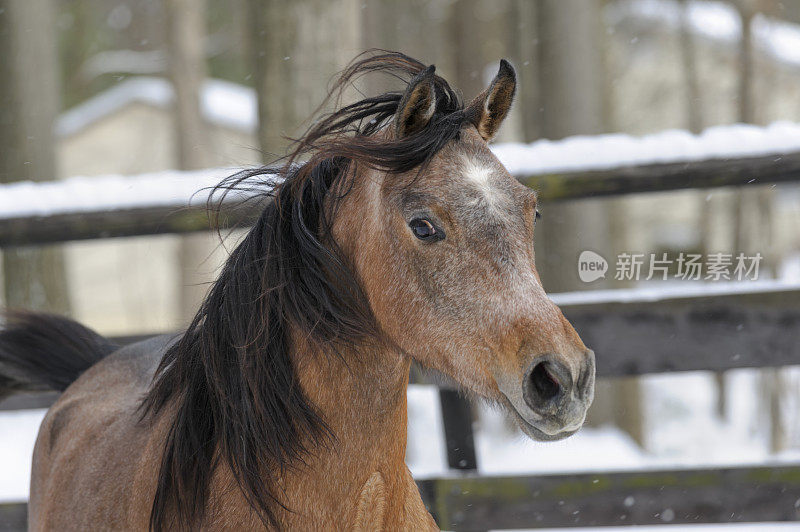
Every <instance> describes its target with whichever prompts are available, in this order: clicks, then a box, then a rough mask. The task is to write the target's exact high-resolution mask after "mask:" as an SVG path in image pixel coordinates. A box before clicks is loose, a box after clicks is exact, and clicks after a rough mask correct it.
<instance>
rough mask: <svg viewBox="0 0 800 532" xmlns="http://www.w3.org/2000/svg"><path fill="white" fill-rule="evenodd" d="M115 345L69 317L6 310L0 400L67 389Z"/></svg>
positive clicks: (0, 325) (0, 333)
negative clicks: (16, 395)
mask: <svg viewBox="0 0 800 532" xmlns="http://www.w3.org/2000/svg"><path fill="white" fill-rule="evenodd" d="M116 349H117V346H115V345H114V344H113V343H111V342H110V341H108V340H107V339H105V338H103V337H102V336H100V335H99V334H97V333H96V332H94V331H92V330H89V329H87V328H86V327H84V326H83V325H81V324H80V323H77V322H75V321H73V320H70V319H68V318H64V317H61V316H55V315H52V314H41V313H34V312H26V311H6V312H4V313H3V314H2V315H1V316H0V399H2V398H3V397H5V396H7V395H11V394H13V393H16V392H21V391H40V390H57V391H63V390H65V389H66V388H67V386H69V385H70V384H72V383H73V382H74V381H75V380H76V379H77V378H78V377H79V376H80V375H81V373H83V372H84V371H86V370H87V369H89V368H90V367H91V366H93V365H94V364H95V363H97V362H98V361H100V360H101V359H102V358H103V357H105V356H106V355H108V354H109V353H111V352H113V351H115V350H116Z"/></svg>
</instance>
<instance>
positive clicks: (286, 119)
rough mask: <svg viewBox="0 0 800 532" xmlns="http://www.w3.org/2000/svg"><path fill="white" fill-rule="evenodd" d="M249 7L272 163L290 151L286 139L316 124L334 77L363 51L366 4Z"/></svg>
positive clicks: (284, 2) (306, 0) (345, 0)
mask: <svg viewBox="0 0 800 532" xmlns="http://www.w3.org/2000/svg"><path fill="white" fill-rule="evenodd" d="M249 6H250V21H251V24H250V48H251V54H252V56H253V66H254V72H255V84H256V91H257V93H258V118H259V128H258V137H259V145H260V147H261V151H262V157H263V158H264V162H270V161H272V160H273V159H274V158H275V156H276V155H283V154H284V151H285V149H286V147H287V146H288V144H289V140H288V139H287V138H286V137H297V136H298V135H299V134H300V133H301V132H302V131H303V130H304V129H305V128H307V127H308V126H309V125H310V123H309V122H307V119H308V118H309V117H310V115H311V113H312V112H313V111H314V110H315V109H317V107H318V106H319V105H320V103H321V102H322V100H323V98H324V97H325V96H326V95H327V93H328V88H329V83H330V81H331V80H332V79H333V78H334V75H335V74H336V73H337V72H339V71H340V70H342V69H343V68H344V67H345V66H346V65H347V63H349V62H350V61H351V60H352V59H353V58H354V57H355V55H356V54H358V53H359V52H360V51H361V42H362V38H361V2H359V1H357V0H294V1H289V0H250V3H249ZM347 97H348V95H347V94H346V95H345V98H347Z"/></svg>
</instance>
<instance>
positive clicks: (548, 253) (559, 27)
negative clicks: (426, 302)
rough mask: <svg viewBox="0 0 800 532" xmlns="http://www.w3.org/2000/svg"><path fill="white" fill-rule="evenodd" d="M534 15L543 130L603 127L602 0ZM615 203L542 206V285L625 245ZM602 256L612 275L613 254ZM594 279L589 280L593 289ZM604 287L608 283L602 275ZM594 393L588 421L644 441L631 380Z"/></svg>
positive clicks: (549, 3)
mask: <svg viewBox="0 0 800 532" xmlns="http://www.w3.org/2000/svg"><path fill="white" fill-rule="evenodd" d="M536 16H537V18H538V26H539V61H538V67H539V76H538V78H539V83H540V91H539V98H540V102H541V106H542V121H541V126H540V131H541V134H542V136H544V137H546V138H549V139H560V138H563V137H566V136H569V135H578V134H585V135H593V134H598V133H602V132H604V131H606V130H607V124H606V123H605V121H606V119H607V117H608V116H609V113H608V112H607V109H606V107H607V104H608V99H607V98H606V97H605V92H606V80H605V74H604V54H603V51H604V42H603V41H604V39H603V27H602V20H603V19H602V16H601V2H599V1H595V0H592V1H588V2H587V1H585V0H540V1H539V2H538V3H537V11H536ZM621 208H622V206H621V205H620V203H619V202H600V201H597V200H584V201H575V202H565V203H560V204H543V205H542V207H541V211H542V215H543V219H542V223H541V225H540V226H539V227H537V235H536V264H537V268H538V269H539V273H540V274H541V277H542V283H543V284H544V287H545V289H546V290H548V291H550V292H562V291H569V290H580V289H583V288H587V287H586V286H585V285H583V284H582V283H581V282H580V280H579V279H578V275H577V264H578V256H579V255H580V253H581V251H584V250H594V251H597V252H600V253H601V254H602V253H606V254H607V255H609V253H610V252H617V251H619V249H617V248H623V247H624V241H625V231H624V227H621V226H620V225H619V224H616V225H615V224H613V223H611V222H610V220H611V219H613V213H612V212H609V211H614V210H618V209H621ZM607 259H608V260H609V263H610V271H611V272H612V275H613V268H614V264H615V259H614V256H613V255H609V256H608V257H607ZM601 283H603V281H600V282H597V283H593V285H592V288H596V287H598V285H600V284H601ZM603 286H609V282H608V280H607V281H605V284H604V285H603ZM595 397H596V398H595V404H594V406H592V409H591V410H590V413H589V422H590V423H591V424H594V425H601V424H605V423H612V424H615V425H617V426H619V427H620V428H621V429H623V430H625V431H626V432H628V433H629V434H630V435H631V436H632V437H633V438H634V439H635V440H636V441H637V442H639V443H640V444H641V443H642V442H643V439H644V435H643V423H642V412H641V397H640V391H639V383H638V380H636V379H618V380H615V381H613V382H609V381H601V382H599V383H598V387H597V393H596V394H595Z"/></svg>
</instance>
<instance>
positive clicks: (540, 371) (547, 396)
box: [530, 362, 561, 403]
mask: <svg viewBox="0 0 800 532" xmlns="http://www.w3.org/2000/svg"><path fill="white" fill-rule="evenodd" d="M549 365H550V363H549V362H540V363H538V364H536V366H534V368H533V371H531V374H530V381H531V387H532V389H531V391H532V392H533V393H534V395H535V396H536V397H535V398H533V399H534V400H536V402H537V403H546V402H549V401H551V400H553V399H555V398H556V397H558V395H559V393H560V392H561V384H560V383H559V382H558V379H557V378H556V377H555V376H554V375H553V373H551V371H549V369H548V366H549Z"/></svg>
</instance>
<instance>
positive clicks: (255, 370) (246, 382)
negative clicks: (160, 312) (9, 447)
mask: <svg viewBox="0 0 800 532" xmlns="http://www.w3.org/2000/svg"><path fill="white" fill-rule="evenodd" d="M425 68H426V67H425V65H423V64H422V63H420V62H419V61H416V60H414V59H412V58H410V57H408V56H406V55H403V54H400V53H395V52H387V51H382V50H380V51H372V52H369V53H367V54H364V55H362V56H359V57H358V58H356V60H355V61H354V62H353V63H352V64H351V65H350V66H348V67H347V68H346V69H345V70H344V71H343V72H342V73H341V75H340V77H339V78H338V80H337V81H336V82H335V84H334V85H333V87H332V89H331V90H330V92H329V95H328V100H326V101H329V100H330V99H332V98H334V97H335V96H337V95H339V96H341V94H342V91H343V90H344V89H345V88H346V87H348V86H350V85H352V82H354V81H355V80H356V79H358V78H360V77H361V76H362V75H363V74H367V73H384V74H388V75H390V76H393V77H396V78H399V79H401V80H404V81H405V82H406V84H407V83H408V81H409V80H410V79H412V78H413V77H414V76H417V75H418V74H420V73H421V72H423V71H424V70H425ZM434 87H435V93H436V102H437V103H436V111H435V114H434V116H433V118H432V119H431V120H430V122H429V124H428V125H427V126H426V127H425V128H423V129H422V130H421V131H419V132H417V133H414V134H412V135H409V136H407V137H404V138H400V139H396V138H393V135H375V133H377V132H378V131H380V130H381V129H382V128H384V127H385V126H387V125H388V124H389V123H390V122H391V121H392V119H393V117H394V115H395V113H396V111H397V108H398V104H399V102H400V100H401V98H402V96H403V92H386V93H383V94H380V95H378V96H373V97H365V98H363V99H361V100H359V101H357V102H355V103H352V104H349V105H346V106H344V107H340V108H339V109H337V110H335V111H333V112H331V113H329V114H326V115H324V116H322V117H321V118H320V119H319V120H318V121H317V122H316V123H314V124H313V125H312V126H311V127H310V128H309V129H308V131H307V132H306V133H305V134H304V135H303V136H302V137H300V138H299V139H297V140H295V141H294V142H293V144H292V146H291V149H290V151H289V154H288V155H287V156H286V157H285V158H283V159H281V160H280V161H279V162H280V163H281V164H280V166H274V165H273V166H270V167H265V168H263V169H259V170H254V171H247V172H244V173H240V174H237V175H234V176H232V177H230V178H228V179H226V180H225V181H223V182H222V183H221V184H220V185H218V186H217V187H216V189H215V191H219V192H221V194H222V196H223V199H224V196H225V195H226V194H227V193H228V192H230V191H235V190H241V189H243V188H245V187H252V183H253V180H254V179H256V180H261V181H262V182H264V186H263V188H262V189H261V191H260V196H259V197H260V200H261V201H262V202H263V211H262V212H261V215H260V217H259V218H258V220H257V221H256V222H255V225H254V226H253V228H252V229H251V230H250V232H249V233H248V234H247V235H246V237H245V238H244V239H243V241H242V242H241V243H240V244H239V245H238V246H237V247H236V248H235V249H234V251H233V252H232V253H231V255H230V257H229V258H228V260H227V262H226V263H225V265H224V267H223V269H222V272H221V274H220V276H219V278H218V279H217V280H216V282H215V283H214V284H213V285H212V287H211V289H210V291H209V293H208V296H207V297H206V299H205V301H204V302H203V303H202V306H201V308H200V310H199V311H198V313H197V315H196V316H195V317H194V319H193V320H192V322H191V324H190V325H189V327H188V329H187V331H186V333H185V334H184V335H183V336H182V337H181V338H180V339H179V340H178V341H177V342H176V343H175V344H174V345H172V346H171V347H170V348H169V349H168V350H167V352H166V354H165V355H164V357H163V359H162V360H161V363H160V364H159V366H158V368H157V370H156V374H155V377H154V381H153V384H152V387H151V388H150V390H149V391H148V392H147V394H146V396H145V397H144V399H143V402H142V416H143V419H146V418H154V417H155V416H157V415H158V414H159V413H161V412H169V413H170V415H172V412H173V411H174V420H173V421H172V422H171V424H170V429H169V433H168V435H167V439H166V444H165V447H164V452H163V456H162V458H161V467H160V472H159V475H158V484H157V488H156V493H155V498H154V501H153V507H152V512H151V515H150V527H151V529H153V530H156V531H160V530H162V529H165V528H195V527H196V526H197V525H199V524H200V523H201V522H202V520H203V518H204V515H205V511H206V506H207V500H208V495H209V485H210V482H211V479H212V477H213V474H214V471H215V469H216V466H217V465H219V464H220V462H223V463H225V464H226V465H227V466H228V467H229V468H230V470H231V472H232V474H233V477H234V479H235V481H236V483H237V484H238V487H239V488H240V489H241V491H242V493H243V495H244V497H245V498H246V500H247V502H248V503H249V504H250V506H251V507H252V509H253V510H254V512H255V513H256V514H257V515H258V517H259V518H260V519H261V521H262V522H263V523H264V525H265V526H273V527H277V526H278V522H277V520H276V512H275V511H276V508H278V507H282V508H285V509H287V510H290V508H289V505H290V502H291V501H286V500H285V499H284V497H282V495H283V494H282V493H281V492H280V488H279V486H278V485H277V482H276V480H277V478H278V477H279V476H280V475H282V474H283V473H284V472H285V471H286V470H287V468H292V467H296V466H297V465H300V464H302V463H303V460H304V458H305V457H306V456H307V455H308V453H310V452H313V449H314V448H315V447H316V446H320V445H330V444H331V443H333V442H334V435H333V434H332V433H331V431H330V429H329V428H328V427H327V426H326V424H325V420H324V419H323V418H322V416H321V415H320V413H319V412H318V410H317V409H316V408H315V406H314V405H313V404H312V403H311V402H310V401H309V400H308V399H307V397H306V395H305V394H304V392H303V390H302V389H301V387H300V385H299V382H298V376H297V373H296V370H295V368H294V366H293V361H292V358H291V356H290V352H291V350H292V347H293V346H292V345H291V338H290V335H289V332H290V331H292V330H294V331H298V332H300V333H302V334H303V335H304V336H305V337H307V338H308V339H309V341H310V342H312V344H315V345H317V346H320V347H322V346H324V349H320V351H323V352H326V353H332V352H337V351H338V347H343V346H357V345H359V344H360V343H361V342H363V341H364V340H365V339H367V338H370V337H372V338H375V337H378V336H379V330H378V327H377V325H376V324H375V322H374V318H373V316H372V312H371V310H370V307H369V303H368V302H367V298H366V296H365V294H364V293H363V291H362V289H361V286H360V283H359V282H358V279H356V277H355V275H354V273H353V271H352V269H351V268H350V267H349V265H348V261H347V258H346V257H344V256H343V254H342V253H341V252H340V250H339V248H338V247H337V246H336V243H335V242H334V241H333V239H332V238H331V237H330V230H331V225H332V221H333V219H334V217H335V214H336V210H337V209H336V207H337V205H338V204H339V203H340V201H341V200H342V198H343V197H345V196H346V194H347V193H348V191H349V190H350V187H351V186H352V179H354V178H355V176H356V175H357V174H358V172H357V171H356V170H355V168H356V167H357V166H359V165H366V166H368V167H372V168H379V169H382V170H384V171H386V172H388V173H396V172H406V171H409V170H411V169H413V168H416V167H420V166H421V165H424V164H425V163H426V162H428V161H430V159H431V158H432V157H433V155H434V154H435V153H436V152H437V151H439V150H440V149H441V148H442V147H443V146H444V145H445V144H446V143H447V142H449V141H450V140H452V139H454V138H456V137H457V136H458V135H459V131H460V129H461V127H462V125H463V124H464V121H465V118H464V115H465V113H464V109H463V104H462V102H461V99H460V98H459V96H458V95H457V94H456V93H455V92H454V91H453V90H452V89H451V88H450V86H449V85H448V84H447V82H446V81H445V80H443V79H442V78H440V77H439V76H436V77H435V78H434ZM250 190H251V191H252V188H251V189H250ZM210 201H211V200H210ZM220 201H221V199H220ZM168 407H169V408H168ZM173 408H174V410H173Z"/></svg>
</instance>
